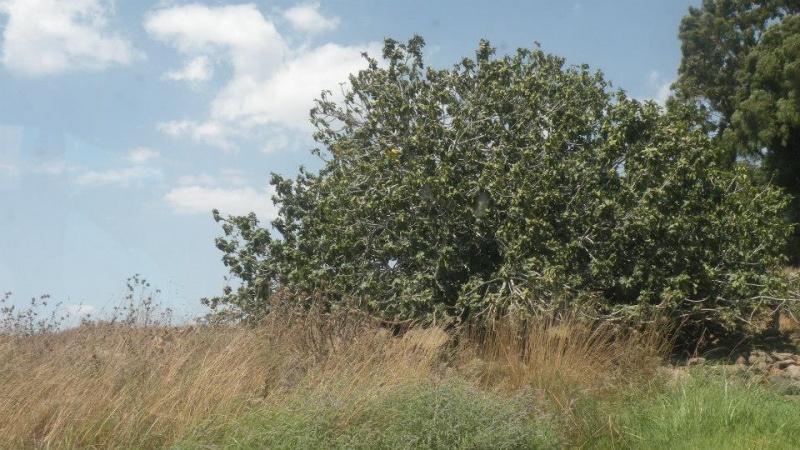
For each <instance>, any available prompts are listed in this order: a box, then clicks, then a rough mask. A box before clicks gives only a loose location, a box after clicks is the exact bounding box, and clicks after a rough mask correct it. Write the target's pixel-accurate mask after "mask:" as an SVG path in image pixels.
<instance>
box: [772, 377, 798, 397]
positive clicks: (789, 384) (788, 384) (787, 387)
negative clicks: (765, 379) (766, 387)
mask: <svg viewBox="0 0 800 450" xmlns="http://www.w3.org/2000/svg"><path fill="white" fill-rule="evenodd" d="M769 383H770V385H771V386H772V389H774V390H775V391H776V392H778V393H779V394H781V395H797V394H800V382H797V381H793V380H787V379H786V378H784V377H779V376H771V377H769Z"/></svg>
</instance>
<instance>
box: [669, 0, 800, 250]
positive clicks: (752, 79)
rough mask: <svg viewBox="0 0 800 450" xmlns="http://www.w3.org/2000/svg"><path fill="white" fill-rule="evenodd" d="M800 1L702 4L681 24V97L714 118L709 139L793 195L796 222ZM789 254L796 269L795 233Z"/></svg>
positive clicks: (799, 207)
mask: <svg viewBox="0 0 800 450" xmlns="http://www.w3.org/2000/svg"><path fill="white" fill-rule="evenodd" d="M798 14H800V2H798V1H797V0H759V1H752V0H749V1H745V0H704V1H703V4H702V6H701V7H700V8H690V9H689V14H688V15H687V16H686V17H684V18H683V20H682V21H681V31H680V38H681V41H682V44H683V45H682V50H683V59H682V61H681V67H680V70H679V74H680V77H679V79H678V81H677V82H676V83H675V88H676V91H677V94H678V96H679V97H680V98H682V99H685V100H689V101H692V102H694V103H696V104H698V105H700V106H702V107H704V108H706V109H707V111H708V112H709V113H710V114H711V123H713V126H712V128H714V129H715V133H714V138H715V139H716V140H718V141H720V142H721V143H723V144H724V145H725V146H726V147H727V148H728V149H729V151H730V155H731V162H732V161H733V160H734V159H735V157H739V158H746V159H749V160H751V161H755V162H756V163H757V164H759V165H760V166H761V167H762V168H763V169H765V170H764V174H765V175H766V177H767V178H768V179H770V180H771V181H772V182H773V183H774V184H775V185H777V186H779V187H781V188H783V189H785V190H786V192H787V193H789V194H791V195H793V196H794V197H795V200H794V201H793V203H792V205H791V207H790V208H789V219H790V221H791V222H794V223H796V222H798V221H800V15H798ZM791 241H792V248H790V249H789V251H788V254H789V255H790V257H791V258H792V259H793V260H794V262H795V263H800V228H798V229H796V230H795V234H794V236H793V238H792V239H791Z"/></svg>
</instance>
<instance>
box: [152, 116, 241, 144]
mask: <svg viewBox="0 0 800 450" xmlns="http://www.w3.org/2000/svg"><path fill="white" fill-rule="evenodd" d="M156 127H157V128H158V130H159V131H161V132H162V133H165V134H167V135H168V136H171V137H173V138H183V139H190V140H193V141H196V142H202V143H205V144H208V145H211V146H213V147H217V148H220V149H222V150H235V149H236V148H237V147H236V145H235V144H233V142H232V141H231V138H232V137H233V135H234V134H235V133H234V132H233V130H232V129H231V128H230V127H229V126H228V124H226V123H223V122H219V121H208V122H204V123H199V122H195V121H193V120H173V121H170V122H161V123H159V124H158V125H156Z"/></svg>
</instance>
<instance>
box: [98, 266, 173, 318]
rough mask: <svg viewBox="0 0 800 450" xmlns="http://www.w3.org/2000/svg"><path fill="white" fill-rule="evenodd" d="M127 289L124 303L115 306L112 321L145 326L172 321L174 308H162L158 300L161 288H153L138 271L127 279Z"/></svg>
mask: <svg viewBox="0 0 800 450" xmlns="http://www.w3.org/2000/svg"><path fill="white" fill-rule="evenodd" d="M125 289H126V292H125V296H124V297H123V302H122V304H121V305H117V306H115V307H114V310H113V312H112V318H111V323H122V324H125V325H140V326H143V327H149V326H169V325H170V324H171V323H172V309H171V308H164V309H161V308H160V305H159V303H158V301H157V297H158V295H159V294H160V293H161V290H160V289H154V288H152V287H151V286H150V283H149V282H148V281H147V280H146V279H144V278H142V277H141V276H140V275H139V274H138V273H137V274H134V275H133V276H132V277H130V278H128V279H127V280H126V282H125Z"/></svg>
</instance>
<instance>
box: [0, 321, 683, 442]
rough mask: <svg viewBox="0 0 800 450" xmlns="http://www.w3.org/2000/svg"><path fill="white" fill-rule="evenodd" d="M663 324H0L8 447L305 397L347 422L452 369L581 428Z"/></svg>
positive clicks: (220, 415) (136, 438)
mask: <svg viewBox="0 0 800 450" xmlns="http://www.w3.org/2000/svg"><path fill="white" fill-rule="evenodd" d="M664 331H665V330H663V329H658V327H656V326H654V327H650V328H646V329H645V330H644V331H641V332H638V333H637V332H622V331H621V330H620V329H618V328H615V327H612V326H610V325H598V324H591V323H585V322H583V321H581V320H578V319H577V318H575V317H574V316H569V317H566V318H562V319H559V320H555V319H538V320H530V321H526V322H522V321H514V320H510V319H505V320H499V321H497V322H495V323H493V324H491V326H484V327H465V328H464V329H460V330H449V331H445V330H444V329H442V328H436V327H423V326H417V327H411V328H410V329H408V330H406V331H405V332H404V333H401V334H399V335H397V336H395V335H394V334H393V333H392V332H390V331H389V330H387V329H385V328H383V327H381V326H380V324H378V323H376V322H375V321H374V320H372V319H369V318H366V317H364V316H361V315H358V314H355V313H352V314H345V313H342V314H334V315H330V314H327V315H326V314H321V313H318V312H311V313H298V312H295V311H276V312H275V313H273V314H271V315H270V316H269V317H268V318H267V319H266V321H265V323H263V324H262V325H260V326H258V327H244V326H213V327H212V326H209V327H196V328H191V329H189V328H183V329H180V328H169V327H158V326H148V327H143V326H138V325H135V324H108V323H92V324H84V325H82V326H80V327H77V328H74V329H71V330H67V331H61V332H48V333H41V334H36V335H33V336H14V335H10V334H0V448H65V447H73V448H74V447H79V448H92V447H95V448H161V447H164V446H169V445H171V444H174V443H176V442H181V441H183V440H185V439H188V438H189V437H191V439H193V440H195V441H196V440H197V439H200V440H202V436H203V434H204V433H207V432H211V431H210V430H214V429H218V428H219V427H220V426H223V425H224V424H225V423H228V422H234V421H235V420H236V419H237V418H238V417H240V416H242V415H243V414H246V413H250V412H253V411H258V410H259V409H269V408H278V407H280V406H281V405H282V404H283V403H284V402H288V401H291V400H292V399H296V398H297V396H298V395H302V396H303V397H304V398H307V399H309V402H310V404H312V405H313V404H319V405H323V404H326V402H328V403H330V402H338V404H339V408H340V409H341V408H342V407H343V406H342V403H344V410H346V411H349V413H348V414H347V415H345V416H344V417H343V418H342V419H341V423H340V426H342V427H346V426H347V422H348V420H350V418H356V417H358V416H359V413H360V411H362V409H363V408H364V407H365V405H369V404H374V400H375V399H379V398H382V397H385V396H388V395H391V394H392V393H393V392H398V391H400V390H403V389H409V388H412V389H413V388H414V387H415V386H425V385H430V384H436V383H442V382H446V381H448V380H452V379H458V380H459V381H463V382H465V383H468V384H470V385H472V386H475V388H476V389H477V390H489V391H492V392H506V393H509V394H511V393H513V392H517V391H519V390H521V389H522V390H530V391H531V392H533V393H534V394H535V397H536V398H537V401H541V402H544V403H546V404H547V405H549V406H548V408H549V411H547V413H548V414H556V415H559V416H561V417H564V418H565V420H566V421H567V423H565V425H566V426H569V427H575V426H581V427H584V428H585V427H586V424H585V423H581V422H580V421H579V419H578V418H577V417H578V416H577V415H576V414H575V413H574V411H573V409H574V405H575V403H576V401H578V400H579V399H580V398H582V397H585V396H595V397H602V396H610V395H616V394H615V393H618V392H620V391H622V390H630V389H632V388H637V386H644V385H646V384H647V382H644V383H643V381H642V380H648V379H650V378H651V377H653V376H654V374H653V369H654V366H655V364H656V363H655V360H656V359H658V358H661V357H663V356H664V354H665V351H666V349H667V344H668V340H667V339H666V338H665V333H664ZM315 402H316V403H315ZM590 431H591V430H590Z"/></svg>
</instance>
